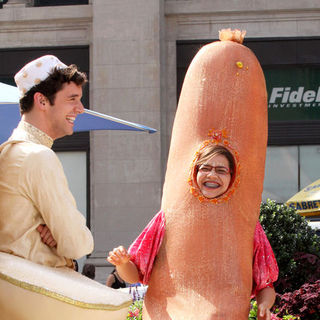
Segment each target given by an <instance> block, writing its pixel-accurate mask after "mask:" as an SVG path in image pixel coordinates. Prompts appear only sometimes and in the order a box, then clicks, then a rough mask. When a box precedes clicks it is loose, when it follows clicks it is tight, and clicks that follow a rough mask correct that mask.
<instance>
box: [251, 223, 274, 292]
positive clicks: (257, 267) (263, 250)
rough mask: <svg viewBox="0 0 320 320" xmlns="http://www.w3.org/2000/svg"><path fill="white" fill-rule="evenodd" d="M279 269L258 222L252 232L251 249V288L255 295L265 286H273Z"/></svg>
mask: <svg viewBox="0 0 320 320" xmlns="http://www.w3.org/2000/svg"><path fill="white" fill-rule="evenodd" d="M278 274H279V269H278V264H277V261H276V258H275V256H274V253H273V250H272V248H271V245H270V243H269V240H268V238H267V236H266V234H265V232H264V230H263V228H262V226H261V224H260V223H259V222H258V223H257V225H256V230H255V233H254V251H253V289H252V295H253V296H255V295H256V294H257V293H258V292H259V291H260V290H262V289H264V288H266V287H273V282H275V281H276V280H277V279H278Z"/></svg>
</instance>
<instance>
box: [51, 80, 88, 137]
mask: <svg viewBox="0 0 320 320" xmlns="http://www.w3.org/2000/svg"><path fill="white" fill-rule="evenodd" d="M81 97H82V86H77V85H76V84H75V83H74V82H70V83H64V84H63V87H62V89H61V90H60V91H58V92H57V94H56V97H55V100H54V104H53V105H49V108H48V113H47V116H48V118H47V120H48V121H47V124H48V134H49V136H50V137H51V138H52V139H54V140H55V139H58V138H61V137H64V136H66V135H71V134H73V125H74V121H75V119H76V117H77V115H78V114H79V113H82V112H83V110H84V108H83V105H82V103H81ZM47 103H48V102H47Z"/></svg>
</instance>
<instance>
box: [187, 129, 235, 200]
mask: <svg viewBox="0 0 320 320" xmlns="http://www.w3.org/2000/svg"><path fill="white" fill-rule="evenodd" d="M209 136H210V137H211V139H209V140H206V141H204V142H203V143H202V145H201V146H200V149H199V151H198V152H197V153H196V155H195V158H194V160H193V162H192V166H191V175H190V178H189V184H190V186H191V188H190V191H191V193H192V194H193V195H194V196H195V197H197V198H198V199H199V201H201V202H204V201H205V202H212V203H220V202H224V201H227V200H229V198H230V196H231V195H232V194H233V193H234V189H235V188H236V187H237V186H238V184H239V172H240V165H239V161H238V160H239V159H238V158H239V156H238V153H237V152H236V151H234V150H233V148H232V147H231V146H230V144H229V142H228V141H227V140H226V137H227V134H226V131H225V130H223V131H213V130H210V132H209Z"/></svg>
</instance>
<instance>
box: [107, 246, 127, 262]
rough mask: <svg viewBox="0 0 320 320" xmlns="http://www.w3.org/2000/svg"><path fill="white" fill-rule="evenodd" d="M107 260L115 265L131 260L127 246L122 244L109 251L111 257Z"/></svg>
mask: <svg viewBox="0 0 320 320" xmlns="http://www.w3.org/2000/svg"><path fill="white" fill-rule="evenodd" d="M107 260H108V261H109V262H110V263H112V264H113V265H115V266H120V265H122V264H125V263H128V262H129V260H130V254H129V253H128V251H127V249H126V248H124V247H123V246H120V247H118V248H115V249H113V250H112V251H110V252H109V257H108V258H107Z"/></svg>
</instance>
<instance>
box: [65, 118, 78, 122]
mask: <svg viewBox="0 0 320 320" xmlns="http://www.w3.org/2000/svg"><path fill="white" fill-rule="evenodd" d="M66 119H67V120H68V121H69V122H71V123H74V121H75V120H76V118H75V117H66Z"/></svg>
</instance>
